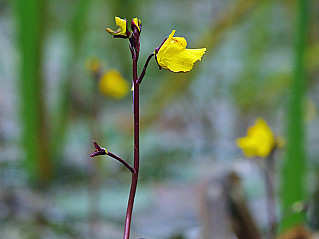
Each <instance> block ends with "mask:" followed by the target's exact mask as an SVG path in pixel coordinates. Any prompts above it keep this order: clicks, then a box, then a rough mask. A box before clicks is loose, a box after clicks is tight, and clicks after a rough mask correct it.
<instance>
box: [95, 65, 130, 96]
mask: <svg viewBox="0 0 319 239" xmlns="http://www.w3.org/2000/svg"><path fill="white" fill-rule="evenodd" d="M99 91H100V92H101V93H102V94H104V95H106V96H110V97H112V98H114V99H121V98H123V97H124V96H126V95H127V93H128V92H129V84H128V82H127V81H126V80H125V79H123V77H122V75H121V73H120V72H118V71H117V70H115V69H111V70H109V71H107V72H106V73H104V74H103V75H102V77H101V79H100V81H99Z"/></svg>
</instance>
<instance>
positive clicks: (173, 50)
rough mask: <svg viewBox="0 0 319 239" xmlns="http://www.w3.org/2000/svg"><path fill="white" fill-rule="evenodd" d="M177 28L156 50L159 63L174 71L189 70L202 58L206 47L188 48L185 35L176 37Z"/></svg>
mask: <svg viewBox="0 0 319 239" xmlns="http://www.w3.org/2000/svg"><path fill="white" fill-rule="evenodd" d="M174 34H175V30H173V31H172V33H171V34H170V35H169V37H168V38H167V39H166V41H165V42H164V43H163V44H162V46H161V47H160V48H159V49H158V51H157V50H156V51H155V54H156V56H157V62H158V64H159V65H160V66H161V67H163V68H165V69H167V70H171V71H173V72H187V71H190V70H191V69H192V68H193V65H194V63H195V62H196V61H198V60H201V58H202V56H203V55H204V53H205V51H206V48H201V49H186V46H187V42H186V40H185V38H184V37H174Z"/></svg>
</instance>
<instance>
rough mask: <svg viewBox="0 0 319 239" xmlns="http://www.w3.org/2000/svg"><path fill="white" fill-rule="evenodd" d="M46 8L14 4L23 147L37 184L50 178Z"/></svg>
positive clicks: (34, 2) (29, 1) (24, 0)
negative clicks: (44, 75) (44, 55)
mask: <svg viewBox="0 0 319 239" xmlns="http://www.w3.org/2000/svg"><path fill="white" fill-rule="evenodd" d="M46 4H47V1H42V0H21V1H14V8H15V10H16V15H17V20H18V21H17V22H18V24H17V27H18V29H17V30H18V45H19V50H20V53H21V61H20V62H21V65H20V77H19V78H20V81H19V84H20V101H19V102H20V104H21V105H20V108H21V112H22V114H21V123H22V145H23V148H24V150H25V159H26V166H27V169H28V171H29V173H30V175H31V179H32V181H35V180H36V182H37V183H40V184H41V183H46V182H48V181H49V180H50V178H51V175H52V170H51V162H50V160H49V155H48V138H47V130H46V128H45V110H44V97H43V78H42V46H43V36H44V32H45V22H46Z"/></svg>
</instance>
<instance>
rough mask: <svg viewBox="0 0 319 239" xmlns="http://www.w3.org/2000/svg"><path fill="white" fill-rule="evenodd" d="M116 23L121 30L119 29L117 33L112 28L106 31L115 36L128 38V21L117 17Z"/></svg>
mask: <svg viewBox="0 0 319 239" xmlns="http://www.w3.org/2000/svg"><path fill="white" fill-rule="evenodd" d="M115 23H116V25H117V26H118V27H120V28H119V29H117V30H116V31H113V30H111V29H110V28H106V31H107V32H108V33H110V34H112V35H114V36H122V37H128V35H129V31H127V28H126V25H127V23H126V19H121V18H119V17H115Z"/></svg>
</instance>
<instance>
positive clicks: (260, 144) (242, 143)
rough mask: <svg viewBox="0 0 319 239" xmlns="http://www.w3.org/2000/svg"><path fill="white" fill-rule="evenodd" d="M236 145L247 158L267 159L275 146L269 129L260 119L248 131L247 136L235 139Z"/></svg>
mask: <svg viewBox="0 0 319 239" xmlns="http://www.w3.org/2000/svg"><path fill="white" fill-rule="evenodd" d="M236 143H237V146H238V147H239V148H241V149H242V150H243V152H244V154H245V155H246V156H247V157H253V156H260V157H267V156H268V155H269V154H270V152H271V151H272V150H273V149H274V147H275V145H276V142H275V137H274V135H273V133H272V131H271V129H270V128H269V126H268V125H267V123H266V121H265V120H263V119H261V118H258V119H257V120H256V123H255V125H253V126H251V127H250V128H249V129H248V131H247V136H246V137H244V138H239V139H237V142H236Z"/></svg>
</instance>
